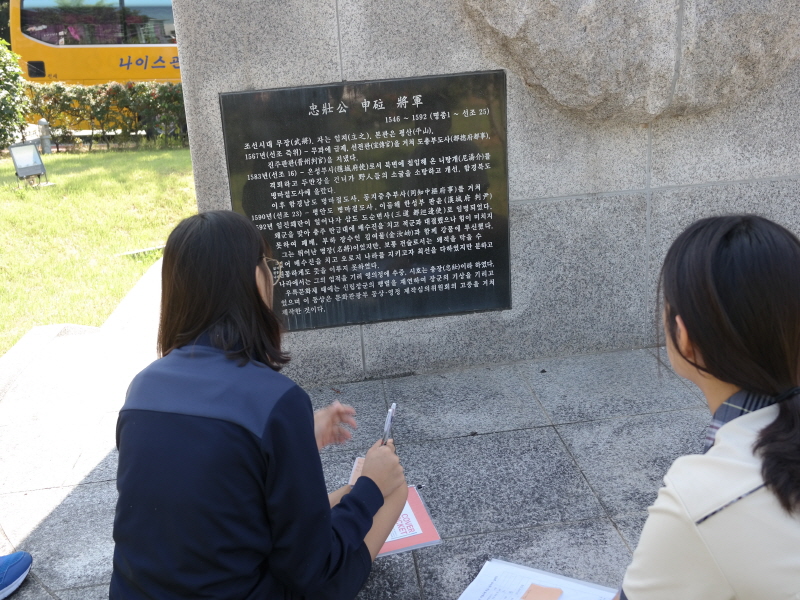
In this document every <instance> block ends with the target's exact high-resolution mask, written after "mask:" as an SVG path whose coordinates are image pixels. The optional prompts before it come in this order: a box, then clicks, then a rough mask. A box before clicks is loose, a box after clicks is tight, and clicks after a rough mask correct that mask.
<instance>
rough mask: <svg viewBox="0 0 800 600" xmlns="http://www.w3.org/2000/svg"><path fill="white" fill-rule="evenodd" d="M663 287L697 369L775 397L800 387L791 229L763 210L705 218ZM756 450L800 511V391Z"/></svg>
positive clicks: (799, 302) (769, 479)
mask: <svg viewBox="0 0 800 600" xmlns="http://www.w3.org/2000/svg"><path fill="white" fill-rule="evenodd" d="M660 286H661V288H662V289H663V299H664V311H665V320H666V323H667V331H666V333H667V335H669V336H670V338H671V340H672V342H673V344H674V346H675V348H678V344H677V327H676V324H675V317H676V316H678V315H680V317H681V318H682V319H683V322H684V325H685V326H686V331H687V332H688V335H689V339H690V340H691V342H692V344H693V345H694V347H695V348H696V350H697V351H698V353H699V356H700V360H701V361H702V366H701V365H700V364H695V363H694V362H692V361H689V362H690V363H691V364H692V365H694V366H695V367H696V368H698V369H700V370H701V371H705V372H706V373H709V374H710V375H712V376H713V377H716V378H717V379H719V380H721V381H725V382H728V383H732V384H734V385H736V386H738V387H740V388H742V389H743V390H746V391H749V392H755V393H758V394H764V395H769V396H779V395H781V394H786V392H787V391H789V390H792V388H795V387H796V386H798V385H800V241H798V239H797V238H796V237H795V236H794V235H793V234H792V233H791V232H789V231H787V230H786V229H784V228H783V227H781V226H780V225H777V224H775V223H773V222H772V221H769V220H767V219H764V218H762V217H758V216H755V215H738V216H724V217H710V218H707V219H702V220H700V221H697V222H696V223H694V224H693V225H691V226H690V227H689V228H688V229H686V231H684V232H683V233H682V234H681V235H680V236H678V238H677V239H676V240H675V242H674V243H673V244H672V247H671V248H670V249H669V252H667V257H666V259H665V260H664V266H663V267H662V269H661V279H660ZM678 352H680V350H678ZM684 358H686V357H684ZM687 360H688V359H687ZM754 451H756V452H759V453H760V454H761V457H762V460H763V466H762V476H763V477H764V481H765V483H766V485H767V487H768V488H769V489H770V490H771V491H772V492H773V493H774V494H775V495H776V496H777V497H778V500H779V501H780V503H781V505H782V506H783V507H784V508H785V509H786V510H787V511H788V512H790V513H791V512H793V511H794V512H799V513H800V396H798V395H790V396H789V397H788V399H785V400H783V401H781V402H780V411H779V415H778V418H777V419H776V420H775V421H774V422H773V423H772V424H770V425H769V426H767V427H766V428H764V429H763V430H762V431H761V432H760V434H759V436H758V440H757V441H756V443H755V445H754Z"/></svg>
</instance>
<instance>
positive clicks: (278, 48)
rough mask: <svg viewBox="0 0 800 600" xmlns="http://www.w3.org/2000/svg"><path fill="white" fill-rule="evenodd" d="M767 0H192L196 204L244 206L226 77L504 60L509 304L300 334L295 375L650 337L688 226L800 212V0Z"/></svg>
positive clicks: (292, 345)
mask: <svg viewBox="0 0 800 600" xmlns="http://www.w3.org/2000/svg"><path fill="white" fill-rule="evenodd" d="M754 4H755V3H752V2H745V1H744V0H741V1H739V0H737V1H735V2H723V1H722V0H675V1H674V2H671V3H661V2H658V1H657V0H639V1H637V2H633V3H631V2H627V1H626V2H622V1H615V2H609V3H596V2H593V1H592V0H570V1H568V0H565V1H564V2H560V3H555V2H552V1H549V0H548V1H545V0H541V1H540V0H507V1H502V2H501V1H499V0H497V1H493V2H489V1H488V0H440V1H439V2H429V1H427V0H424V1H423V0H371V1H369V2H366V1H363V0H362V1H357V0H321V1H320V2H313V3H309V2H302V1H300V0H281V1H280V2H278V1H275V0H235V1H231V2H218V1H212V0H192V1H191V2H190V1H189V0H174V7H175V19H176V27H177V32H178V44H179V50H180V55H181V68H182V77H183V84H184V95H185V102H186V109H187V117H188V124H189V138H190V142H191V151H192V160H193V163H194V173H195V184H196V189H197V197H198V205H199V208H200V210H208V209H216V208H229V207H230V198H229V193H228V183H227V176H226V166H225V156H224V149H223V141H222V129H221V119H220V109H219V101H218V94H219V93H220V92H231V91H242V90H254V89H267V88H276V87H287V86H300V85H311V84H322V83H330V82H336V81H342V80H350V81H357V80H368V79H383V78H395V77H413V76H421V75H435V74H443V73H459V72H466V71H478V70H488V69H497V68H503V69H506V71H507V74H508V88H509V89H508V127H509V132H508V152H509V179H510V202H511V207H510V223H511V268H512V275H513V281H512V302H513V308H512V309H511V310H509V311H502V312H490V313H481V314H471V315H466V316H449V317H439V318H429V319H418V320H411V321H403V322H385V323H376V324H370V325H363V326H361V325H359V326H349V327H339V328H333V329H324V330H317V331H306V332H296V333H292V334H289V336H288V340H287V341H288V348H289V350H290V351H291V352H292V354H293V356H294V361H293V363H292V365H291V367H290V368H289V370H288V372H289V374H290V375H292V376H294V377H296V378H297V379H298V380H300V381H303V382H312V381H313V382H332V381H354V380H359V379H365V378H373V377H379V376H387V375H395V374H405V373H412V372H424V371H435V370H441V369H447V368H450V367H453V366H463V365H466V364H488V363H498V362H514V361H520V360H525V359H530V358H534V357H543V356H558V355H568V354H581V353H591V352H598V351H604V350H612V349H622V348H638V347H644V346H650V345H654V344H656V343H657V338H656V333H655V331H656V329H655V326H654V324H655V322H656V319H655V315H654V302H653V301H654V294H655V281H656V276H657V272H658V268H659V266H660V262H661V260H662V259H663V256H664V253H665V252H666V249H667V247H668V245H669V243H670V241H671V239H673V238H674V237H675V236H676V235H677V234H678V233H679V232H680V230H681V229H682V228H683V227H685V226H686V225H688V224H689V223H690V222H692V221H693V220H694V219H696V218H699V217H701V216H705V215H710V214H715V213H726V212H739V211H749V212H757V213H761V214H764V215H766V216H768V217H770V218H773V219H775V220H777V221H778V222H780V223H783V224H784V225H786V226H788V227H789V228H791V229H792V230H793V231H795V232H797V233H800V212H799V211H798V208H797V202H798V199H799V198H800V33H798V32H799V31H800V28H798V18H797V16H796V15H795V12H796V11H793V9H792V5H793V2H791V1H790V0H785V1H781V0H769V1H766V2H763V3H758V6H757V7H754ZM556 7H558V10H556ZM604 10H605V11H611V12H610V13H609V14H605V13H603V12H602V11H604ZM545 17H546V18H549V19H551V23H550V24H549V25H548V26H547V27H543V26H542V24H541V22H540V21H542V20H543V19H545ZM776 23H778V24H781V26H780V27H779V26H777V25H776ZM576 31H577V32H578V34H580V35H583V34H585V37H584V38H583V42H581V37H580V35H578V34H576ZM576 35H577V37H576ZM547 36H549V37H547ZM545 37H547V39H546V40H545ZM559 40H560V41H559ZM545 42H546V43H545ZM559 53H561V58H559ZM564 90H566V91H564ZM581 94H582V95H581Z"/></svg>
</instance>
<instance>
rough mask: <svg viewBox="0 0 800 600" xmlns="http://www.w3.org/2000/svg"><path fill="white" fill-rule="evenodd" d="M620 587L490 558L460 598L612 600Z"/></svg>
mask: <svg viewBox="0 0 800 600" xmlns="http://www.w3.org/2000/svg"><path fill="white" fill-rule="evenodd" d="M616 593H617V590H615V589H611V588H606V587H602V586H599V585H595V584H593V583H588V582H585V581H579V580H577V579H571V578H569V577H563V576H561V575H556V574H555V573H547V572H546V571H539V570H538V569H531V568H529V567H524V566H522V565H515V564H513V563H508V562H505V561H502V560H496V559H494V560H490V561H489V562H487V563H486V564H484V565H483V568H482V569H481V571H480V573H478V576H477V577H476V578H475V579H474V581H473V582H472V583H470V584H469V587H467V589H466V590H464V593H463V594H461V596H459V598H458V600H612V599H613V598H614V596H615V595H616Z"/></svg>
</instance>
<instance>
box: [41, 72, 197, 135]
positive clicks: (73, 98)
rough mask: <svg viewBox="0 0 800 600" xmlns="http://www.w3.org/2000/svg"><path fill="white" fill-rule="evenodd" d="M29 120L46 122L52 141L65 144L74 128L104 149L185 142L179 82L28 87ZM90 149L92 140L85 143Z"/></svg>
mask: <svg viewBox="0 0 800 600" xmlns="http://www.w3.org/2000/svg"><path fill="white" fill-rule="evenodd" d="M27 86H28V90H29V92H28V93H29V95H30V97H31V100H32V108H31V116H32V118H33V120H36V119H39V118H40V117H43V118H45V119H47V121H48V122H49V123H50V129H51V133H52V136H53V142H54V143H56V144H60V143H63V142H64V141H66V140H67V139H68V138H69V137H70V136H71V135H72V132H74V131H75V130H89V131H91V137H90V139H94V137H95V135H97V136H98V137H99V139H100V140H101V141H102V142H105V143H106V145H109V144H110V142H111V139H112V132H113V138H114V140H115V141H119V142H126V141H131V140H133V141H138V140H140V139H141V135H140V134H141V132H145V133H146V134H147V137H148V138H150V139H152V138H153V137H158V136H167V135H171V136H174V137H177V138H179V139H180V140H181V141H182V142H185V141H186V114H185V112H184V108H183V90H182V88H181V84H179V83H177V84H174V83H156V82H132V81H129V82H127V83H116V82H112V83H104V84H100V85H93V86H83V85H65V84H63V83H45V84H42V83H28V84H27ZM90 148H91V142H90Z"/></svg>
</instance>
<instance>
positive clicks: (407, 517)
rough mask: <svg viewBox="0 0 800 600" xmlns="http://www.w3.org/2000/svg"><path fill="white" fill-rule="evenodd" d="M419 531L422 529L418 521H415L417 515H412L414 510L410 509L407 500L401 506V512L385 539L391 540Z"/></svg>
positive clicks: (418, 532)
mask: <svg viewBox="0 0 800 600" xmlns="http://www.w3.org/2000/svg"><path fill="white" fill-rule="evenodd" d="M420 533H422V529H421V528H420V526H419V521H417V517H415V516H414V511H412V510H411V507H410V506H409V505H408V502H406V505H405V506H404V507H403V512H402V513H400V518H399V519H397V523H395V524H394V527H392V531H391V532H390V533H389V537H388V538H386V541H387V542H393V541H395V540H400V539H403V538H407V537H411V536H412V535H419V534H420Z"/></svg>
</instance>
